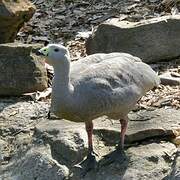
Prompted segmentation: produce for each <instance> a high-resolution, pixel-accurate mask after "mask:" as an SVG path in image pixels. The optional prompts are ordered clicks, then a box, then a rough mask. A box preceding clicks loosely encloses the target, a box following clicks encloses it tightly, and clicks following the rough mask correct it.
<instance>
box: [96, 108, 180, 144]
mask: <svg viewBox="0 0 180 180" xmlns="http://www.w3.org/2000/svg"><path fill="white" fill-rule="evenodd" d="M129 118H130V120H129V124H128V130H127V133H126V138H125V141H126V143H127V144H128V143H133V142H137V141H142V140H146V139H148V138H157V137H161V138H167V139H170V138H172V137H175V136H177V135H176V134H177V132H179V129H180V124H179V121H180V117H179V110H176V109H172V108H169V109H164V108H161V109H156V110H154V111H146V110H141V111H140V112H138V113H130V114H129ZM102 121H103V119H102V118H101V119H99V120H98V121H94V122H95V128H94V129H95V130H94V133H95V134H98V135H100V136H101V138H103V140H104V141H105V142H106V143H108V144H117V143H118V141H119V132H120V123H118V122H117V121H113V123H112V122H110V121H103V123H102Z"/></svg>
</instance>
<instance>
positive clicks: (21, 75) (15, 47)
mask: <svg viewBox="0 0 180 180" xmlns="http://www.w3.org/2000/svg"><path fill="white" fill-rule="evenodd" d="M40 47H41V46H40V45H27V44H19V43H10V44H0V95H21V94H23V93H28V92H34V91H43V90H44V89H45V88H47V81H48V79H47V71H46V69H45V66H44V63H43V60H42V58H40V57H38V56H36V55H35V53H36V51H37V49H39V48H40Z"/></svg>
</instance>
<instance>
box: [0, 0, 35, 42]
mask: <svg viewBox="0 0 180 180" xmlns="http://www.w3.org/2000/svg"><path fill="white" fill-rule="evenodd" d="M34 13H35V6H34V5H33V4H32V3H31V2H29V1H28V0H21V1H14V0H10V1H6V0H1V4H0V22H1V24H0V43H7V42H13V41H14V39H15V37H16V34H17V33H18V31H19V29H20V28H21V27H22V26H23V24H24V22H27V21H28V20H29V19H30V18H31V17H32V16H33V14H34Z"/></svg>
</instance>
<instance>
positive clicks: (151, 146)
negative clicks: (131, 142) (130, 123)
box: [72, 142, 178, 180]
mask: <svg viewBox="0 0 180 180" xmlns="http://www.w3.org/2000/svg"><path fill="white" fill-rule="evenodd" d="M176 153H177V149H176V147H175V146H174V145H173V144H171V143H166V142H163V143H159V144H157V143H148V144H144V145H139V146H136V147H130V148H129V149H128V150H127V151H126V154H127V157H128V160H126V161H124V162H123V163H122V164H118V163H113V164H111V165H108V166H104V167H103V166H102V167H101V168H100V170H99V172H97V173H94V172H90V173H89V174H87V175H86V177H85V178H84V180H91V179H96V180H109V179H113V180H136V179H137V180H149V179H152V180H159V179H163V178H164V177H167V176H168V175H169V174H170V173H171V165H172V164H173V163H175V161H176V160H177V159H176V157H175V155H176ZM101 161H103V160H101ZM177 167H178V166H177ZM176 174H177V173H176ZM72 180H78V176H77V177H74V178H72Z"/></svg>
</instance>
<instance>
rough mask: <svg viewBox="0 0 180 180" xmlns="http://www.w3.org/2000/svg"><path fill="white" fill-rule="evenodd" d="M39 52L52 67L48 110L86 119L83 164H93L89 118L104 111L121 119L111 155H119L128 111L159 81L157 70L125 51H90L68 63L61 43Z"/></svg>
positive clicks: (93, 156)
mask: <svg viewBox="0 0 180 180" xmlns="http://www.w3.org/2000/svg"><path fill="white" fill-rule="evenodd" d="M39 52H40V53H41V54H42V55H44V56H45V57H46V61H47V63H49V64H50V65H52V66H53V68H54V79H53V87H52V100H51V110H50V111H51V112H53V113H54V114H55V115H57V116H58V117H60V118H64V119H67V120H70V121H74V122H85V127H86V131H87V135H88V146H89V147H88V150H89V151H88V156H87V159H86V160H85V161H84V162H86V163H85V164H86V166H83V167H84V168H85V169H86V170H89V169H91V168H93V166H94V165H95V161H96V159H95V154H94V152H93V143H92V133H93V122H92V120H94V119H96V118H98V117H100V116H103V115H106V116H108V117H109V118H111V119H117V120H120V123H121V133H120V143H119V145H118V148H117V150H116V151H115V152H116V153H115V154H114V155H113V156H112V158H113V159H114V160H115V159H116V160H117V159H118V158H120V156H121V155H122V154H123V153H122V152H123V147H124V137H125V132H126V129H127V123H128V117H127V114H128V113H129V112H130V111H131V110H132V109H133V107H134V106H135V104H136V103H137V101H138V100H139V99H140V98H141V97H142V96H143V95H144V94H145V93H146V92H147V91H149V90H150V89H152V88H154V87H156V86H158V85H159V82H160V80H159V78H158V76H157V74H156V73H155V72H154V71H153V70H152V69H151V67H150V66H149V65H147V64H145V63H143V62H142V61H141V60H140V59H139V58H137V57H134V56H132V55H130V54H126V53H110V54H102V53H100V54H93V55H90V56H87V57H85V58H82V59H80V60H78V61H76V62H73V63H70V61H71V60H70V56H69V51H68V49H67V48H66V47H64V46H62V45H57V44H49V45H48V46H46V47H44V48H42V49H40V50H39ZM84 162H83V163H84ZM83 163H81V164H80V165H82V164H83Z"/></svg>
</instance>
